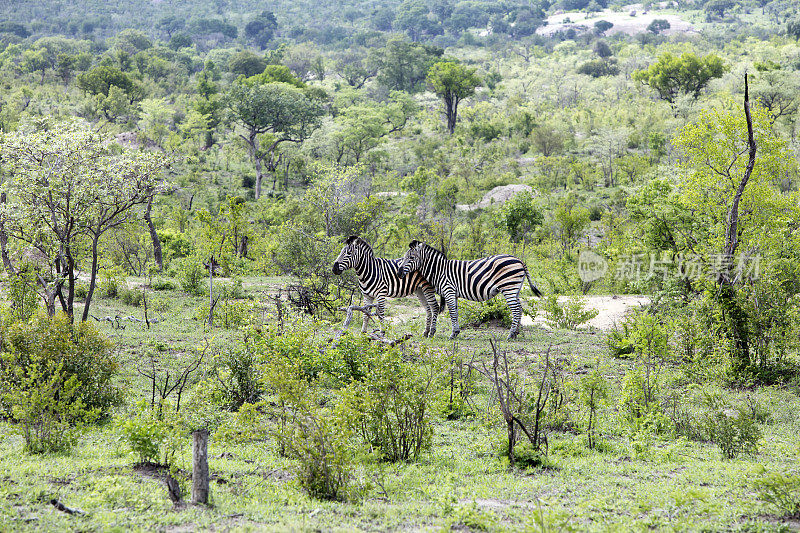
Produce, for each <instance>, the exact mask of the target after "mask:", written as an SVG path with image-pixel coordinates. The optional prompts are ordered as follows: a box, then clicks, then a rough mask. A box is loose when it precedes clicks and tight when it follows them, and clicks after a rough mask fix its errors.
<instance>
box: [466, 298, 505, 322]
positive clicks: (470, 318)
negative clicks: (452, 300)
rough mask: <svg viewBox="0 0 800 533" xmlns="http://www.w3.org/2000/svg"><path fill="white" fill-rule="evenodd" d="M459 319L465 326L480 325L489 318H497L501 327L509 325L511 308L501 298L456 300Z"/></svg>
mask: <svg viewBox="0 0 800 533" xmlns="http://www.w3.org/2000/svg"><path fill="white" fill-rule="evenodd" d="M458 310H459V312H460V314H461V321H462V322H463V324H464V325H466V326H480V325H481V324H486V323H487V322H489V321H490V320H499V321H500V324H502V325H503V327H506V328H508V327H511V310H510V309H509V308H508V304H506V301H505V300H504V299H503V298H492V299H491V300H487V301H485V302H470V301H465V300H462V301H460V302H458Z"/></svg>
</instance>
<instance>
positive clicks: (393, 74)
mask: <svg viewBox="0 0 800 533" xmlns="http://www.w3.org/2000/svg"><path fill="white" fill-rule="evenodd" d="M443 53H444V50H442V49H441V48H437V47H435V46H428V45H423V44H417V43H409V42H406V41H403V40H400V39H392V40H390V41H389V42H388V43H386V47H385V48H383V49H382V50H379V51H378V52H377V53H376V56H374V58H373V60H374V61H375V64H377V65H378V69H379V70H378V83H380V84H381V85H383V86H385V87H387V88H388V89H390V90H397V91H406V92H410V93H413V92H418V91H420V90H422V88H423V87H424V85H423V83H424V82H425V78H426V76H427V75H428V70H429V69H430V67H431V65H433V63H434V62H435V61H436V60H437V59H438V58H439V57H441V55H442V54H443Z"/></svg>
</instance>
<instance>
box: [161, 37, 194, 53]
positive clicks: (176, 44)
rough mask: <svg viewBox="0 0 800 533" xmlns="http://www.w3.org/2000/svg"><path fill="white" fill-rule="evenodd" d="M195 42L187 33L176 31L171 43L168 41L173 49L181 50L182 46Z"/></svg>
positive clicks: (170, 39) (170, 40)
mask: <svg viewBox="0 0 800 533" xmlns="http://www.w3.org/2000/svg"><path fill="white" fill-rule="evenodd" d="M193 44H194V41H193V40H192V38H191V37H189V36H188V35H187V34H185V33H176V34H175V35H173V36H172V37H170V38H169V43H167V46H168V47H170V48H171V49H172V50H180V49H181V48H188V47H189V46H192V45H193Z"/></svg>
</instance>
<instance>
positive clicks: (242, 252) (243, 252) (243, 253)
mask: <svg viewBox="0 0 800 533" xmlns="http://www.w3.org/2000/svg"><path fill="white" fill-rule="evenodd" d="M247 241H248V239H247V235H242V240H241V241H239V257H247Z"/></svg>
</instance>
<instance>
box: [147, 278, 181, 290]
mask: <svg viewBox="0 0 800 533" xmlns="http://www.w3.org/2000/svg"><path fill="white" fill-rule="evenodd" d="M150 287H151V288H152V289H153V290H154V291H171V290H174V289H175V287H176V285H175V282H174V281H172V280H171V279H164V278H156V279H154V280H153V282H152V283H151V284H150Z"/></svg>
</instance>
